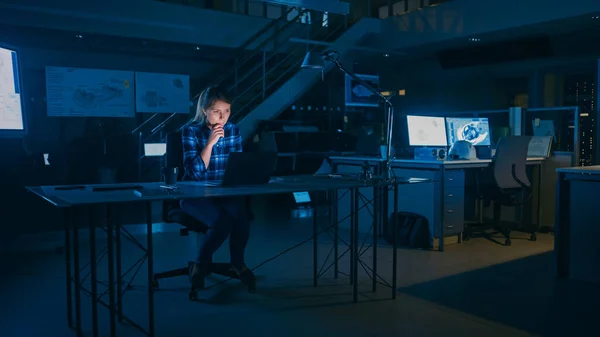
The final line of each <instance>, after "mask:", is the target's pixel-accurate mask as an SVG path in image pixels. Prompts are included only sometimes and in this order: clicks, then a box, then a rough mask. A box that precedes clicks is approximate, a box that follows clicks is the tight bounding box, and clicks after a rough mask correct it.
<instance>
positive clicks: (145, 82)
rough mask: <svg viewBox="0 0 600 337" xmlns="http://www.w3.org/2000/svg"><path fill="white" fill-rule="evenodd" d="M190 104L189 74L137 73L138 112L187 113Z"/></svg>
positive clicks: (136, 95)
mask: <svg viewBox="0 0 600 337" xmlns="http://www.w3.org/2000/svg"><path fill="white" fill-rule="evenodd" d="M190 106H191V105H190V77H189V76H188V75H176V74H159V73H140V72H138V73H135V107H136V111H137V112H142V113H143V112H149V113H185V114H187V113H189V112H190Z"/></svg>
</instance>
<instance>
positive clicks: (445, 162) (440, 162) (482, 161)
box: [330, 156, 600, 168]
mask: <svg viewBox="0 0 600 337" xmlns="http://www.w3.org/2000/svg"><path fill="white" fill-rule="evenodd" d="M330 159H331V160H333V161H336V160H337V161H361V162H363V161H383V159H381V158H378V157H354V156H352V157H350V156H348V157H330ZM545 159H546V158H544V157H531V158H527V161H529V162H533V161H543V160H545ZM491 162H492V160H491V159H473V160H416V159H394V160H393V163H402V164H438V165H445V166H446V165H447V166H452V165H465V164H467V165H468V164H485V163H491ZM598 168H600V166H598Z"/></svg>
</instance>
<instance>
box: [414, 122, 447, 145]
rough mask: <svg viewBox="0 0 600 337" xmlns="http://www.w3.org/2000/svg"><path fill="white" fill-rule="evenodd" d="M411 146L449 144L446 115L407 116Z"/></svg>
mask: <svg viewBox="0 0 600 337" xmlns="http://www.w3.org/2000/svg"><path fill="white" fill-rule="evenodd" d="M406 121H407V124H408V142H409V144H410V146H448V141H447V137H446V125H445V123H444V117H430V116H406Z"/></svg>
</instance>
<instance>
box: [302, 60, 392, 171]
mask: <svg viewBox="0 0 600 337" xmlns="http://www.w3.org/2000/svg"><path fill="white" fill-rule="evenodd" d="M339 57H340V53H339V52H337V51H335V50H327V51H324V52H322V53H315V52H308V53H306V56H305V57H304V61H303V62H302V66H301V67H302V68H310V69H323V68H324V67H325V61H327V62H331V63H333V64H334V65H335V66H336V67H337V68H338V69H339V70H341V71H342V72H343V73H344V74H346V75H348V76H350V77H351V78H352V79H353V80H355V81H356V82H358V83H359V84H360V85H362V86H364V87H365V88H367V90H369V91H371V92H372V93H373V94H375V95H377V96H379V97H380V98H381V99H382V100H383V102H384V103H385V104H386V105H387V118H386V133H385V138H386V139H385V143H386V147H387V149H386V156H385V158H384V161H383V162H384V164H385V167H386V169H385V173H384V177H385V179H386V180H390V179H392V178H393V174H392V171H391V163H392V160H393V159H392V158H391V154H392V152H391V150H392V133H393V130H394V106H393V105H392V103H391V102H390V100H389V99H388V98H387V97H385V96H383V95H382V94H381V93H380V92H379V90H377V89H375V88H373V87H372V86H371V85H369V84H368V83H367V82H365V81H364V80H362V79H361V78H360V77H358V76H356V75H355V74H353V73H351V72H349V71H348V70H346V69H345V68H344V67H343V66H342V64H341V63H340V61H339Z"/></svg>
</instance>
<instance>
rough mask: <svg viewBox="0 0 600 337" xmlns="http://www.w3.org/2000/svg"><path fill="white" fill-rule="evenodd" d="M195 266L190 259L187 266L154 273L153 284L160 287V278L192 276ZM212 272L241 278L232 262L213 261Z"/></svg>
mask: <svg viewBox="0 0 600 337" xmlns="http://www.w3.org/2000/svg"><path fill="white" fill-rule="evenodd" d="M193 266H194V262H192V261H189V262H188V266H187V267H185V268H178V269H173V270H169V271H165V272H162V273H156V274H154V279H153V282H152V286H153V287H154V288H158V286H159V284H158V280H160V279H165V278H172V277H178V276H190V273H191V271H192V268H193ZM210 274H217V275H221V276H225V277H230V278H234V279H239V278H240V277H239V275H238V274H237V273H236V272H235V271H234V270H233V269H232V268H231V264H230V263H213V264H211V265H210V273H209V275H210Z"/></svg>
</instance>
